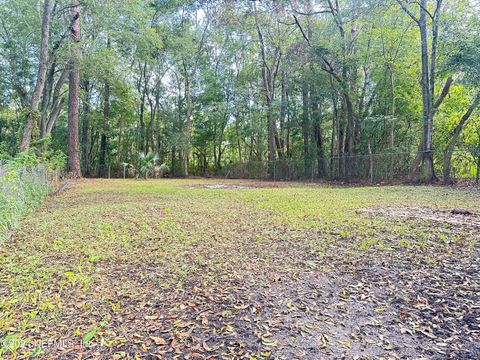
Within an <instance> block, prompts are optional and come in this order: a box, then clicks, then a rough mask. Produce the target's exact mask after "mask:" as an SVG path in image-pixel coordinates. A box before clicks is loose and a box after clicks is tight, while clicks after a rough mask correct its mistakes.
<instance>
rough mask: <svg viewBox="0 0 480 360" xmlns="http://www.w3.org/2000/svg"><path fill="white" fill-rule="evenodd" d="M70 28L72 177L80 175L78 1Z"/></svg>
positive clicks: (70, 167) (69, 144) (69, 107)
mask: <svg viewBox="0 0 480 360" xmlns="http://www.w3.org/2000/svg"><path fill="white" fill-rule="evenodd" d="M71 16H72V28H71V33H70V37H71V40H72V43H73V50H72V59H71V64H70V65H71V69H70V79H69V88H68V170H69V172H70V174H71V176H72V177H74V178H80V177H82V172H81V169H80V151H79V142H78V105H79V87H80V69H79V64H78V62H79V59H80V41H81V33H80V3H79V1H78V0H72V3H71Z"/></svg>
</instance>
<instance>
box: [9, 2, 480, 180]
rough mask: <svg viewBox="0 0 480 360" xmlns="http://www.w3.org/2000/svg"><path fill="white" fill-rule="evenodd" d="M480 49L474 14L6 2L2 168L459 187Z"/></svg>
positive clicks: (477, 150)
mask: <svg viewBox="0 0 480 360" xmlns="http://www.w3.org/2000/svg"><path fill="white" fill-rule="evenodd" d="M479 49H480V6H479V4H478V3H476V2H475V1H474V0H456V1H452V0H304V1H294V0H288V1H287V0H277V1H272V0H269V1H233V0H224V1H207V0H204V1H202V0H196V1H195V0H149V1H148V0H129V1H122V0H105V1H94V0H82V1H80V0H68V1H67V0H45V1H40V0H35V1H33V0H4V1H2V2H0V144H1V146H0V154H3V156H12V155H14V154H15V153H18V152H19V151H26V150H28V149H29V148H30V149H31V148H33V149H34V151H36V152H37V153H40V154H41V153H42V152H45V151H47V150H50V151H51V150H57V151H62V152H64V153H65V154H68V167H69V171H70V172H71V174H72V175H73V176H75V177H79V176H82V175H83V176H107V174H108V173H109V172H111V171H113V172H117V173H118V174H120V173H121V169H123V168H124V167H125V166H127V164H133V165H134V166H136V167H137V168H138V166H137V165H135V164H138V163H139V162H141V159H142V158H143V159H145V157H146V156H149V155H150V156H151V157H152V158H153V159H157V160H156V161H157V162H158V164H162V163H164V164H167V165H168V166H169V167H170V170H171V173H172V174H173V175H177V176H185V175H189V174H199V175H205V174H214V173H218V172H220V171H221V170H222V168H223V167H224V166H225V165H226V164H230V163H242V162H249V161H268V162H269V164H272V163H273V162H274V161H283V160H288V159H298V160H299V161H301V162H302V166H303V169H304V171H305V173H308V174H311V173H315V174H316V176H319V177H328V178H355V177H356V176H357V175H358V172H357V169H356V166H357V165H356V164H357V160H356V159H358V158H359V157H361V156H364V155H368V154H380V153H390V154H392V158H394V157H396V155H395V154H408V155H409V157H411V159H412V162H411V164H410V165H411V176H412V177H414V178H416V179H419V180H422V181H427V182H430V181H435V180H436V179H437V173H438V172H439V171H440V172H441V173H442V177H443V179H444V181H446V182H450V181H451V179H452V168H454V167H455V169H456V172H457V173H459V175H464V176H471V175H472V174H474V173H475V172H477V173H478V168H480V117H479V113H478V106H479V104H480V50H479ZM456 150H462V151H461V152H457V151H456ZM457 154H458V155H457Z"/></svg>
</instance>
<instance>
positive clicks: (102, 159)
mask: <svg viewBox="0 0 480 360" xmlns="http://www.w3.org/2000/svg"><path fill="white" fill-rule="evenodd" d="M109 117H110V84H109V83H108V81H105V84H104V90H103V125H102V136H101V137H100V154H99V160H98V165H99V166H98V176H99V177H105V176H106V175H107V146H108V131H109V124H108V119H109Z"/></svg>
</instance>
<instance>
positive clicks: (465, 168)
mask: <svg viewBox="0 0 480 360" xmlns="http://www.w3.org/2000/svg"><path fill="white" fill-rule="evenodd" d="M415 155H416V154H412V153H408V152H388V153H380V154H367V155H354V156H341V157H339V156H331V157H323V158H317V159H308V158H307V159H305V158H293V159H284V160H276V161H249V162H244V163H230V164H227V165H226V166H224V168H223V169H222V170H221V172H220V173H219V175H221V176H224V177H227V178H237V179H263V180H275V181H281V180H311V181H314V180H340V181H360V182H370V183H383V182H402V181H406V180H408V179H409V178H410V176H411V170H412V166H413V163H414V161H415ZM439 155H442V154H439ZM442 160H443V156H438V159H437V161H436V162H435V164H436V168H437V173H441V161H442ZM479 172H480V158H479V156H477V155H476V154H475V153H471V152H469V151H455V153H454V155H453V158H452V171H451V176H452V178H453V179H456V180H458V179H471V180H474V181H475V182H477V183H478V181H479Z"/></svg>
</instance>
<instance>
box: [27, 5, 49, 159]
mask: <svg viewBox="0 0 480 360" xmlns="http://www.w3.org/2000/svg"><path fill="white" fill-rule="evenodd" d="M52 9H53V0H45V2H44V6H43V16H42V29H41V40H40V56H39V64H38V75H37V82H36V84H35V88H34V90H33V94H32V98H31V100H30V107H29V111H28V115H27V123H26V125H25V128H24V130H23V136H22V141H21V143H20V151H25V150H27V149H28V148H29V147H30V142H31V139H32V133H33V129H34V127H35V124H36V123H37V122H38V120H39V117H40V114H39V111H38V106H39V104H40V97H41V95H42V93H43V89H44V86H45V80H46V76H47V69H48V43H49V38H50V19H51V15H52Z"/></svg>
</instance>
